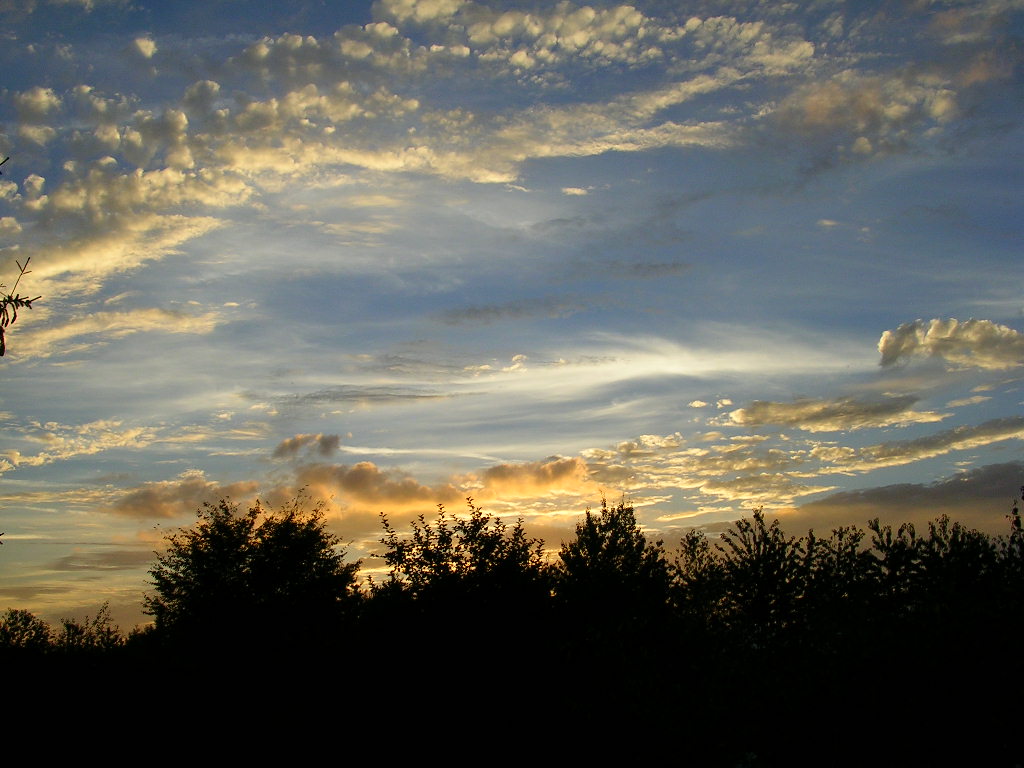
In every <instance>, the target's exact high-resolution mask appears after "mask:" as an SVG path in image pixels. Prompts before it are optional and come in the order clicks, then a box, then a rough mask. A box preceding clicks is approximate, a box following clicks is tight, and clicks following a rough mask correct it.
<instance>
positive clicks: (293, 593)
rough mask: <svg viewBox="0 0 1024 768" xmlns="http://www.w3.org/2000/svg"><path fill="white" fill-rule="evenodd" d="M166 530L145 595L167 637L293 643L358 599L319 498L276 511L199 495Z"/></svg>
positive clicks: (321, 630) (331, 623)
mask: <svg viewBox="0 0 1024 768" xmlns="http://www.w3.org/2000/svg"><path fill="white" fill-rule="evenodd" d="M198 518H199V519H198V521H197V523H196V524H195V525H194V526H192V527H191V528H183V529H181V530H180V531H178V532H177V533H173V534H171V535H169V536H168V537H167V551H166V552H165V553H163V554H161V555H159V556H158V558H157V564H156V565H155V566H154V567H153V569H152V570H151V571H150V575H151V577H152V584H153V588H154V594H151V595H147V596H146V598H145V608H146V612H147V613H149V614H150V615H152V616H153V619H154V629H153V632H154V634H155V635H156V636H157V637H158V638H163V639H166V640H169V641H171V642H173V643H175V644H185V645H193V646H197V647H207V646H209V645H217V644H220V643H225V642H229V643H230V642H239V643H245V644H246V645H255V646H257V647H261V648H276V647H292V646H296V645H298V644H300V643H303V642H308V641H311V640H313V639H316V638H317V637H321V638H323V637H325V636H327V635H329V634H330V633H331V632H334V631H336V630H337V628H338V626H339V625H340V623H342V622H343V621H344V620H345V619H346V618H347V617H348V615H349V614H350V613H351V611H352V610H353V608H354V604H355V602H356V600H357V592H356V589H355V576H356V571H357V570H358V567H359V565H358V563H345V562H344V554H345V553H344V550H342V549H341V548H340V546H339V541H338V539H337V537H335V536H334V535H333V534H331V533H329V532H328V531H327V530H326V528H325V527H324V520H323V510H322V506H320V505H317V506H315V507H314V508H313V509H312V510H311V511H307V510H305V508H304V504H303V499H301V498H299V499H296V500H295V501H293V502H292V503H291V504H290V505H288V506H286V507H285V508H283V509H282V510H280V511H278V512H267V511H265V510H264V509H263V508H262V507H261V506H260V504H259V503H258V502H257V503H256V504H255V505H254V506H253V507H251V508H250V509H249V510H248V511H247V512H245V513H239V511H238V509H237V507H235V506H234V505H232V504H230V503H229V502H227V501H221V502H220V503H219V504H218V505H216V506H213V505H206V506H204V508H203V509H201V510H200V511H199V513H198Z"/></svg>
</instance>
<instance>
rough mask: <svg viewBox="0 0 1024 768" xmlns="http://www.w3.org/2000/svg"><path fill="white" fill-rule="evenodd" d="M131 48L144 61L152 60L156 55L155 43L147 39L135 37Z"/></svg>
mask: <svg viewBox="0 0 1024 768" xmlns="http://www.w3.org/2000/svg"><path fill="white" fill-rule="evenodd" d="M132 48H133V49H134V50H135V52H136V53H138V54H139V55H140V56H141V57H142V58H144V59H152V58H153V54H155V53H156V43H155V42H154V41H153V40H152V39H151V38H148V37H137V38H135V40H134V41H133V42H132Z"/></svg>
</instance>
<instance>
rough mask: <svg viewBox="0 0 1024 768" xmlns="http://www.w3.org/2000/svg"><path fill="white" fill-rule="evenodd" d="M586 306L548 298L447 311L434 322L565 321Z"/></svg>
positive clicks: (464, 323)
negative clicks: (545, 318) (536, 319)
mask: <svg viewBox="0 0 1024 768" xmlns="http://www.w3.org/2000/svg"><path fill="white" fill-rule="evenodd" d="M586 308H587V307H586V304H585V303H583V302H580V301H577V300H574V299H568V298H558V297H555V296H549V297H544V298H536V299H522V300H519V301H510V302H507V303H504V304H485V305H477V306H470V307H464V308H462V309H449V310H445V311H444V312H440V313H438V315H437V318H438V319H439V320H441V322H443V323H445V324H447V325H468V324H489V323H496V322H500V321H502V320H520V319H524V318H531V317H548V318H559V317H568V316H570V315H574V314H576V313H578V312H582V311H584V310H585V309H586Z"/></svg>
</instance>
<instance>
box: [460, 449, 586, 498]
mask: <svg viewBox="0 0 1024 768" xmlns="http://www.w3.org/2000/svg"><path fill="white" fill-rule="evenodd" d="M479 480H480V483H482V491H483V493H482V494H481V495H482V496H486V497H490V498H498V499H508V498H516V497H529V498H532V497H537V496H545V495H549V494H552V493H572V494H580V493H587V492H590V493H592V492H593V490H594V485H593V483H592V481H591V479H590V473H589V470H588V468H587V464H586V462H585V461H584V460H583V459H581V458H578V457H573V458H563V457H561V456H552V457H549V458H547V459H543V460H541V461H533V462H525V463H522V464H498V465H496V466H493V467H488V468H487V469H486V470H484V471H483V472H482V473H481V474H480V476H479Z"/></svg>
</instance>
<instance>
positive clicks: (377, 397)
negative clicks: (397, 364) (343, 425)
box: [254, 384, 453, 406]
mask: <svg viewBox="0 0 1024 768" xmlns="http://www.w3.org/2000/svg"><path fill="white" fill-rule="evenodd" d="M449 397H453V395H449V394H445V393H441V392H431V391H429V390H422V389H416V388H412V387H398V386H374V385H367V386H359V385H349V384H341V385H338V386H336V387H328V388H327V389H321V390H317V391H316V392H307V393H306V394H302V395H284V396H282V397H278V398H274V402H275V403H277V404H278V405H284V406H289V405H296V406H304V405H319V404H322V403H363V404H374V405H388V404H392V403H407V402H414V401H418V400H442V399H446V398H449ZM254 399H257V400H263V399H264V398H262V397H254Z"/></svg>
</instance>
